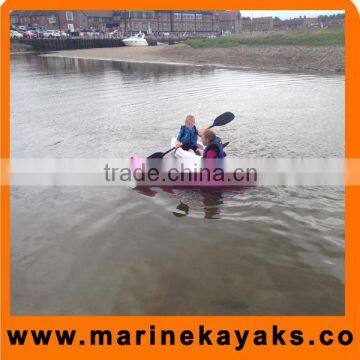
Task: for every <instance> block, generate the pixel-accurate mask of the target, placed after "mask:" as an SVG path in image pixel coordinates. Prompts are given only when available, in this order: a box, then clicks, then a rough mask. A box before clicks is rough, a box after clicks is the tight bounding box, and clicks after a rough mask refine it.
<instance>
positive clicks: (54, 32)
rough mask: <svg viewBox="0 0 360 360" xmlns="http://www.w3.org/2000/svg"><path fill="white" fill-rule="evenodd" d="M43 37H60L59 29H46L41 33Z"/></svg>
mask: <svg viewBox="0 0 360 360" xmlns="http://www.w3.org/2000/svg"><path fill="white" fill-rule="evenodd" d="M42 37H43V38H44V39H52V38H60V37H61V34H60V31H59V30H46V31H44V32H43V33H42Z"/></svg>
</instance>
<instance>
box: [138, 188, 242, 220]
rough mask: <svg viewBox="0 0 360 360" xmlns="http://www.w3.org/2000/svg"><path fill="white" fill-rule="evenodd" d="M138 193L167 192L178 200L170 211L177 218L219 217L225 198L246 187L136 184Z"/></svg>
mask: <svg viewBox="0 0 360 360" xmlns="http://www.w3.org/2000/svg"><path fill="white" fill-rule="evenodd" d="M134 190H135V191H136V192H138V193H139V194H142V195H145V196H148V197H152V198H153V197H155V196H156V195H157V194H160V193H167V194H169V195H170V196H171V197H172V198H174V199H176V200H177V201H178V203H177V205H174V207H175V209H173V211H171V213H172V214H173V215H174V216H175V217H178V218H181V217H185V216H192V215H195V216H198V215H199V213H200V214H201V215H202V217H203V218H205V219H221V218H222V216H221V210H222V208H223V206H224V205H225V203H226V201H227V200H230V201H231V200H232V199H233V198H234V197H236V196H239V195H241V194H242V193H243V192H244V191H245V190H246V188H245V187H244V188H242V189H239V190H226V189H223V190H218V189H216V190H215V189H184V188H176V187H174V188H170V187H163V188H151V187H145V186H136V187H135V188H134Z"/></svg>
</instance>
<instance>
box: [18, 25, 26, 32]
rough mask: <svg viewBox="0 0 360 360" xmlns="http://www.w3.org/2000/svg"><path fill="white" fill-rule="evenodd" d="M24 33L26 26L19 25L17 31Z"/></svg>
mask: <svg viewBox="0 0 360 360" xmlns="http://www.w3.org/2000/svg"><path fill="white" fill-rule="evenodd" d="M19 30H20V31H26V30H27V29H26V26H23V25H20V26H18V27H17V31H19Z"/></svg>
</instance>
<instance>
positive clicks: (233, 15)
mask: <svg viewBox="0 0 360 360" xmlns="http://www.w3.org/2000/svg"><path fill="white" fill-rule="evenodd" d="M218 15H219V20H220V21H234V20H236V19H237V17H240V11H233V10H225V11H219V12H218Z"/></svg>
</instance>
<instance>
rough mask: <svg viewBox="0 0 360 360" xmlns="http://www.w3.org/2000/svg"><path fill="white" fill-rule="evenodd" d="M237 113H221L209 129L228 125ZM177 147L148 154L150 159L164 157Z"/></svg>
mask: <svg viewBox="0 0 360 360" xmlns="http://www.w3.org/2000/svg"><path fill="white" fill-rule="evenodd" d="M234 118H235V115H234V114H233V113H231V112H225V113H223V114H221V115H219V116H218V117H217V118H216V119H215V120H214V122H213V124H212V125H211V126H210V127H208V128H207V129H211V128H213V127H214V126H223V125H226V124H227V123H229V122H230V121H232V120H234ZM228 144H229V143H225V144H223V147H225V146H227V145H228ZM175 149H176V147H173V148H171V149H170V150H168V151H165V152H156V153H154V154H152V155H150V156H148V159H162V158H163V157H164V156H165V155H166V154H168V153H169V152H170V151H173V150H175Z"/></svg>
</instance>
